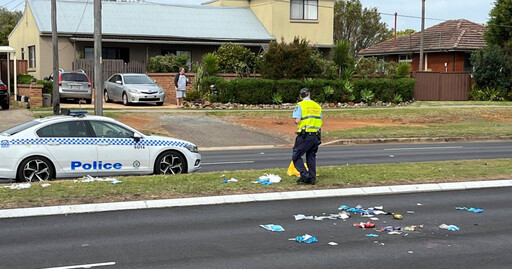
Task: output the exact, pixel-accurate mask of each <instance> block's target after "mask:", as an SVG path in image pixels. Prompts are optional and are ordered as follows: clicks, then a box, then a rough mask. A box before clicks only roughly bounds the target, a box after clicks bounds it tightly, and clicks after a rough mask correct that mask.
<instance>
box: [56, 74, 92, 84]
mask: <svg viewBox="0 0 512 269" xmlns="http://www.w3.org/2000/svg"><path fill="white" fill-rule="evenodd" d="M61 79H62V81H77V82H89V80H88V79H87V76H86V75H85V74H83V73H63V74H62V77H61Z"/></svg>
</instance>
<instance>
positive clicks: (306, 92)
mask: <svg viewBox="0 0 512 269" xmlns="http://www.w3.org/2000/svg"><path fill="white" fill-rule="evenodd" d="M308 95H309V89H308V88H302V89H300V97H302V98H304V97H306V96H308Z"/></svg>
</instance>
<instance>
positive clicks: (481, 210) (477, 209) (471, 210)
mask: <svg viewBox="0 0 512 269" xmlns="http://www.w3.org/2000/svg"><path fill="white" fill-rule="evenodd" d="M455 209H456V210H463V211H469V212H474V213H482V212H484V210H483V209H481V208H474V207H470V208H467V207H465V206H464V207H456V208H455Z"/></svg>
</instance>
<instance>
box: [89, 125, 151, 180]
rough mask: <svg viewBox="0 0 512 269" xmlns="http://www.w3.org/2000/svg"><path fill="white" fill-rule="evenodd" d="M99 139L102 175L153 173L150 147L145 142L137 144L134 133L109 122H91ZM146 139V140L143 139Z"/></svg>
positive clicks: (98, 148) (141, 141)
mask: <svg viewBox="0 0 512 269" xmlns="http://www.w3.org/2000/svg"><path fill="white" fill-rule="evenodd" d="M90 124H91V127H92V129H93V130H94V134H95V136H96V137H97V139H98V144H97V150H98V160H99V162H101V163H102V167H103V169H101V170H99V173H100V174H102V175H110V174H113V175H119V174H139V173H151V172H152V171H153V167H150V161H149V147H148V146H146V145H145V143H144V141H143V140H139V142H136V141H135V139H134V132H133V131H131V130H129V129H127V128H125V127H124V126H121V125H119V124H116V123H114V122H109V121H101V120H92V121H90ZM142 139H144V138H142Z"/></svg>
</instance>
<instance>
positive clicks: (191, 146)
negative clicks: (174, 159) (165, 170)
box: [185, 144, 199, 153]
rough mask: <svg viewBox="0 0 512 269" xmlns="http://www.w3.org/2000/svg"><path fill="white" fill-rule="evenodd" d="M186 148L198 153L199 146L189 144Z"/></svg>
mask: <svg viewBox="0 0 512 269" xmlns="http://www.w3.org/2000/svg"><path fill="white" fill-rule="evenodd" d="M185 148H186V149H188V150H189V151H190V152H194V153H198V152H199V151H198V150H197V146H196V145H194V144H188V145H186V146H185Z"/></svg>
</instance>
